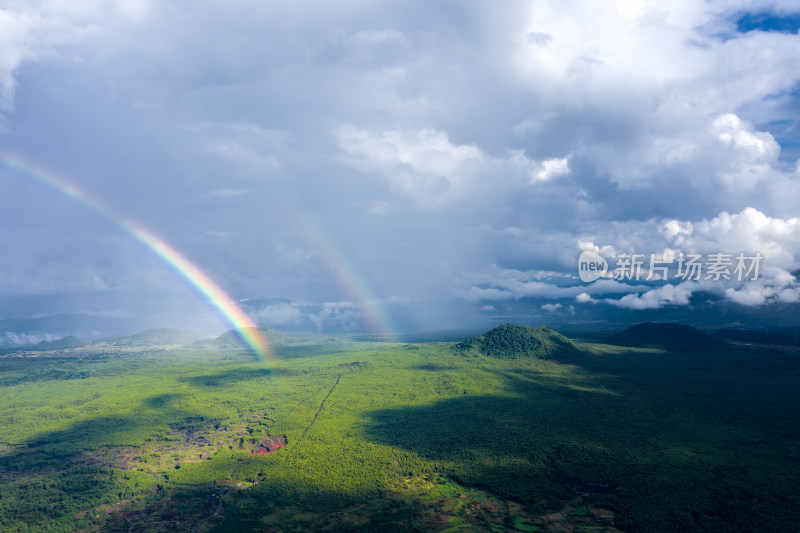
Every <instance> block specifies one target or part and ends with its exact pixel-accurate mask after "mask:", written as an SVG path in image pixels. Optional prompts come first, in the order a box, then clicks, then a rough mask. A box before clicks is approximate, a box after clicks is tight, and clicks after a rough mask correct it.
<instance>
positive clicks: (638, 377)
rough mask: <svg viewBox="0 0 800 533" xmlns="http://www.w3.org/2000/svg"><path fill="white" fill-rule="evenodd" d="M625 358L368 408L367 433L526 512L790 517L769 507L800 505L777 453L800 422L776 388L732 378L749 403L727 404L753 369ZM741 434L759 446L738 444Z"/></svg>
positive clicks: (782, 386) (633, 518)
mask: <svg viewBox="0 0 800 533" xmlns="http://www.w3.org/2000/svg"><path fill="white" fill-rule="evenodd" d="M628 357H632V358H635V359H633V360H631V361H630V363H631V364H630V365H628V366H626V365H621V364H620V357H617V356H615V355H614V354H610V357H609V363H606V362H605V361H604V359H603V358H602V357H593V356H589V355H588V354H586V357H585V360H584V362H583V363H579V357H576V358H575V359H574V360H573V361H572V362H573V364H577V365H578V366H576V367H575V369H576V373H575V374H573V375H567V376H555V377H553V376H548V375H544V374H539V373H537V372H533V371H530V370H521V371H519V372H508V371H506V372H502V373H501V375H502V376H503V378H504V380H505V383H506V386H505V388H503V389H501V390H498V391H497V393H496V394H492V395H482V396H463V397H454V398H448V399H443V400H439V401H436V402H435V403H431V404H428V405H417V406H408V407H401V408H391V409H382V410H376V411H372V412H370V413H367V416H366V419H365V421H364V426H363V427H364V430H365V432H366V434H367V438H368V439H370V440H372V441H373V442H376V443H379V444H382V445H388V446H392V447H396V448H400V449H403V450H406V451H408V452H411V453H412V454H413V455H417V456H420V457H422V458H423V459H425V460H426V461H425V462H424V463H422V465H423V466H420V464H419V463H416V464H415V463H414V462H413V461H412V462H410V463H409V465H410V466H409V468H425V469H428V470H430V469H431V468H433V469H436V470H437V471H438V472H440V473H444V474H447V475H449V476H451V477H453V478H454V479H455V480H457V481H458V482H460V483H462V484H464V485H467V486H476V487H480V488H484V489H487V490H489V491H491V492H493V493H495V494H497V495H499V496H501V497H506V498H510V499H512V500H516V501H521V502H525V503H526V504H527V505H529V506H530V507H531V509H533V510H535V511H544V510H545V509H547V510H559V509H561V506H562V505H563V504H564V503H566V502H568V501H570V500H572V499H574V498H576V497H579V496H581V497H583V498H584V504H585V505H589V504H593V505H600V506H605V507H609V508H611V509H614V510H616V511H617V512H618V513H619V515H618V518H619V520H618V522H617V524H618V525H621V526H626V527H628V528H632V529H638V530H649V531H677V530H680V531H703V530H704V529H703V527H704V526H703V524H707V523H716V524H720V525H721V526H724V525H728V526H729V525H730V524H734V523H750V524H755V523H756V522H754V521H753V518H752V517H754V516H762V517H764V516H771V517H772V518H770V520H771V522H770V523H771V524H779V523H790V522H791V521H792V520H794V519H793V518H791V515H790V513H788V512H784V511H782V510H781V509H782V508H785V507H786V506H785V505H783V506H778V505H777V504H776V503H775V502H778V501H787V499H789V500H792V501H794V502H797V503H800V500H798V498H797V496H796V495H795V494H794V492H793V491H792V489H791V484H792V483H791V481H790V480H791V477H792V475H791V474H787V473H786V471H785V461H786V458H785V457H784V458H782V459H781V460H776V456H775V455H774V454H775V453H776V451H777V450H784V449H786V446H789V443H790V442H796V439H797V438H798V436H800V435H798V434H797V433H798V432H797V430H781V431H776V430H775V429H774V428H776V427H788V424H790V420H792V419H793V417H795V416H796V415H797V408H796V407H793V406H787V404H786V401H785V400H786V394H788V393H789V392H788V391H789V389H788V387H789V386H790V384H789V383H788V382H787V381H786V380H785V379H783V378H780V377H778V378H777V379H779V380H781V381H780V382H779V383H777V382H776V383H769V384H767V383H766V381H764V380H761V379H760V378H757V377H754V376H752V375H749V377H748V376H747V375H745V374H741V375H739V377H738V378H736V379H737V380H738V381H739V382H740V383H739V386H740V387H742V390H749V391H750V394H748V395H747V397H746V398H738V399H737V397H736V394H735V393H734V392H733V391H732V390H731V389H730V379H731V377H732V376H733V375H734V374H739V373H742V372H745V373H748V374H752V373H750V372H749V370H746V369H743V368H733V367H732V365H731V363H728V362H726V360H725V358H723V357H714V358H711V359H709V360H707V361H706V362H705V364H703V365H697V364H693V365H691V364H689V363H690V359H691V357H689V356H686V355H679V354H666V356H663V355H662V356H661V357H654V356H652V355H651V354H640V353H639V354H628ZM692 357H694V358H696V357H698V354H693V356H692ZM476 364H478V365H479V364H480V363H479V362H478V360H476ZM727 365H731V366H730V367H728V368H725V367H726V366H727ZM589 369H591V371H588V370H589ZM756 388H757V389H756ZM770 389H774V390H776V391H777V392H770ZM754 402H755V403H757V404H758V406H757V407H755V406H754V405H753V404H754ZM765 417H772V418H773V419H772V420H767V419H766V418H765ZM743 434H752V435H761V437H760V438H756V441H758V442H756V441H747V443H746V445H745V447H746V449H742V448H741V446H742V445H743V443H742V441H741V439H742V435H743ZM754 438H755V437H754ZM776 443H777V444H776ZM768 449H772V451H769V450H768ZM794 455H795V456H797V454H794ZM798 458H800V457H798ZM407 473H410V472H407ZM731 494H735V495H737V496H736V498H738V499H734V500H732V499H731V498H730V495H731ZM736 502H738V503H736ZM745 502H746V504H745ZM745 508H748V511H745V510H744V509H745ZM665 524H666V526H665Z"/></svg>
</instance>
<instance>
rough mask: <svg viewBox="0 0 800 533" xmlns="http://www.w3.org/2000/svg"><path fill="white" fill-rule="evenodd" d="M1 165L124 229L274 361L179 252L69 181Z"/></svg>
mask: <svg viewBox="0 0 800 533" xmlns="http://www.w3.org/2000/svg"><path fill="white" fill-rule="evenodd" d="M0 163H2V164H3V166H5V167H6V168H8V169H10V170H12V171H14V172H16V173H18V174H21V175H23V176H27V177H29V178H32V179H34V180H35V181H37V182H39V183H42V184H44V185H46V186H47V187H49V188H51V189H54V190H55V191H58V192H59V193H61V194H63V195H65V196H67V197H69V198H71V199H73V200H74V201H76V202H77V203H79V204H81V205H83V206H85V207H87V208H89V209H90V210H92V211H94V212H95V213H97V214H98V215H100V216H101V217H103V218H105V219H107V220H109V221H111V222H112V223H113V224H115V225H116V226H118V227H119V228H121V229H122V230H123V231H124V232H125V233H127V234H129V235H130V236H132V237H133V238H134V239H135V240H137V241H138V242H139V243H141V244H142V245H143V246H144V247H145V248H147V249H148V250H149V251H150V252H152V253H153V254H154V255H156V256H157V257H159V258H160V259H161V260H162V261H164V262H165V263H166V264H167V265H168V266H169V267H171V268H172V269H173V270H174V271H175V272H176V273H177V274H178V275H179V276H181V277H182V278H183V279H185V280H186V281H187V282H188V283H189V284H190V285H191V286H192V287H194V288H195V289H196V290H197V291H198V292H199V293H200V294H202V295H203V296H205V297H206V298H207V299H208V300H209V302H211V304H212V305H213V306H214V307H215V308H216V309H217V311H218V312H219V314H220V315H221V316H222V317H223V318H224V319H225V320H226V321H227V322H228V323H229V324H230V325H231V326H233V329H235V330H236V332H237V334H238V335H239V336H240V337H241V338H242V340H243V341H244V343H245V344H246V345H247V346H248V347H249V348H250V350H251V351H252V353H253V355H254V356H255V357H256V359H257V360H258V361H259V362H262V363H263V362H265V360H266V359H267V358H268V357H270V358H271V356H272V355H273V351H272V349H271V346H270V345H269V343H268V341H267V339H266V338H264V336H263V335H262V334H261V332H260V330H259V329H258V327H257V326H256V324H255V323H254V322H253V320H252V319H251V318H250V317H249V316H247V314H246V313H245V312H244V311H243V310H242V309H241V308H240V307H239V306H238V305H236V303H235V302H234V301H233V300H232V299H231V298H230V296H228V295H227V294H226V293H225V291H223V290H222V289H221V288H220V286H219V285H217V284H216V283H215V282H214V280H212V279H211V278H210V277H208V275H206V273H205V272H203V271H202V270H201V269H200V268H199V267H198V266H197V265H195V264H194V263H192V262H191V261H189V260H188V259H187V258H186V257H184V256H183V255H181V254H180V253H179V252H178V251H177V250H176V249H175V248H173V247H172V246H170V245H169V244H167V243H166V242H164V241H163V240H162V239H160V238H159V237H157V236H156V235H155V234H153V233H151V232H150V231H148V230H147V229H145V228H144V227H142V226H141V225H140V224H138V223H136V222H133V221H131V220H124V219H121V218H119V217H117V216H115V215H113V213H112V211H111V210H110V209H108V208H107V207H105V206H104V205H103V204H102V203H100V202H99V201H98V200H96V199H93V198H92V197H91V196H89V195H88V194H87V193H85V192H83V191H82V190H80V189H78V188H77V187H75V186H74V185H72V184H70V183H69V182H67V181H66V180H64V179H62V178H59V177H57V176H56V175H55V174H53V173H52V172H47V171H45V170H43V169H41V168H36V167H34V166H33V165H31V164H29V163H27V162H25V161H23V160H22V159H20V158H19V157H14V156H11V155H9V154H3V153H0ZM273 362H274V359H273Z"/></svg>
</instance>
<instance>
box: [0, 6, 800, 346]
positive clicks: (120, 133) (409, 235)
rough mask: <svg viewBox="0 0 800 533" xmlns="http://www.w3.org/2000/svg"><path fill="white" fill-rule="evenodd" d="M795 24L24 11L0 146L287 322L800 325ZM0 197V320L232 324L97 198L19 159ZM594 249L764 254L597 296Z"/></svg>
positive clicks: (675, 14) (794, 15) (694, 12)
mask: <svg viewBox="0 0 800 533" xmlns="http://www.w3.org/2000/svg"><path fill="white" fill-rule="evenodd" d="M799 27H800V6H798V5H797V3H796V2H789V1H758V2H756V1H710V2H698V1H689V0H679V1H676V2H670V3H669V5H666V4H655V5H654V4H651V3H648V2H644V1H636V0H624V1H623V0H620V1H616V2H607V3H597V2H588V1H576V2H556V1H540V2H508V3H503V4H502V5H499V4H498V3H496V2H485V1H484V2H444V3H437V4H435V5H431V4H430V3H425V2H404V3H402V4H401V5H386V4H373V3H368V2H358V1H348V2H338V3H335V4H328V3H323V2H263V3H249V2H248V3H245V2H228V3H226V4H225V5H224V6H223V5H221V4H213V3H205V2H172V3H169V4H165V3H157V2H151V1H148V0H126V1H120V2H113V3H106V2H100V1H96V0H81V1H73V2H57V1H36V2H28V1H26V2H22V1H16V0H12V1H7V2H4V3H3V4H2V6H0V157H3V158H6V159H8V158H19V159H20V160H23V161H26V162H27V163H29V164H30V165H32V166H34V167H36V168H41V169H45V171H46V172H49V173H51V174H52V175H54V176H58V177H59V178H60V179H62V180H64V181H65V182H68V183H71V184H73V185H74V186H75V187H77V188H79V189H80V190H82V191H85V192H86V193H87V194H89V195H91V196H92V197H93V198H95V199H97V201H98V202H100V203H102V205H103V206H105V208H107V209H108V210H109V211H111V212H112V213H113V214H114V216H115V217H118V220H120V221H123V220H132V221H136V222H137V223H138V224H141V225H142V226H144V227H146V228H148V229H149V230H150V231H152V232H153V233H154V234H156V235H158V236H160V237H161V238H163V239H164V240H165V241H166V242H168V243H170V244H171V245H172V246H173V247H175V249H177V250H179V251H180V252H181V253H183V254H184V255H185V256H186V257H187V258H189V259H190V260H191V261H192V262H193V263H194V264H195V265H197V267H199V268H200V269H202V270H203V271H204V272H205V273H206V274H208V276H210V277H211V278H212V279H214V280H215V281H216V282H217V283H218V284H219V285H220V286H221V287H222V288H223V289H224V290H225V291H226V292H227V293H228V294H229V295H230V296H231V297H232V298H233V299H235V300H241V301H242V302H241V305H242V306H243V308H244V309H245V310H246V311H247V312H248V313H249V314H250V316H252V318H253V319H254V320H256V321H257V322H258V323H259V324H261V325H263V326H268V327H275V328H277V329H288V330H292V329H304V328H306V329H319V330H323V331H326V330H330V331H334V330H352V331H361V330H381V329H386V330H393V331H424V330H432V329H446V328H459V327H474V326H481V325H491V324H497V323H501V322H518V323H526V324H532V325H536V324H539V323H545V324H581V323H585V324H592V323H597V322H599V321H602V320H608V319H610V318H613V319H615V320H620V321H627V322H635V321H644V320H652V319H661V320H667V321H672V320H679V321H686V322H692V321H695V320H700V321H703V320H705V321H716V323H718V324H719V325H730V324H733V325H736V324H740V325H747V324H756V325H763V324H766V323H772V322H773V321H775V323H776V324H779V325H784V326H787V325H788V326H797V321H796V318H794V317H796V316H797V311H798V310H800V304H799V303H798V302H800V283H798V275H800V213H799V212H798V211H800V207H799V206H800V134H799V133H798V124H799V122H798V120H800V92H798V87H800V85H798V84H799V83H800V53H798V50H800V35H798V28H799ZM0 202H1V204H0V228H2V232H0V239H2V251H3V253H2V254H0V319H7V318H14V317H22V318H36V317H46V316H49V315H58V314H87V315H90V316H92V317H96V318H97V320H98V321H101V320H112V321H117V322H118V323H125V322H130V323H132V324H133V323H135V324H136V325H137V326H142V327H153V326H171V327H182V328H187V329H195V330H199V331H217V332H219V331H222V330H224V329H226V327H225V324H224V322H223V321H221V320H220V318H219V317H218V316H217V315H216V314H215V313H214V311H213V310H212V308H211V306H210V305H208V302H205V301H204V297H203V295H201V294H197V293H196V291H195V290H194V289H192V288H191V287H190V286H189V284H187V283H186V282H185V280H183V279H181V278H180V277H179V276H178V275H176V273H175V272H174V271H173V270H171V269H170V268H168V267H167V266H166V265H165V264H164V263H163V261H161V260H159V258H158V257H156V256H155V255H153V254H152V253H150V252H149V251H148V250H147V249H146V248H144V247H142V246H141V244H140V243H138V242H136V241H135V240H133V239H132V238H131V236H130V235H129V234H126V233H125V232H124V231H121V230H120V227H119V226H118V225H117V224H115V223H114V222H113V221H111V220H109V219H107V218H104V217H101V216H98V215H97V213H95V212H93V211H92V210H91V209H87V207H86V206H85V205H83V204H82V203H81V202H76V201H74V200H73V199H71V198H69V197H68V196H67V195H64V194H62V193H60V192H58V191H56V190H54V189H53V188H51V187H47V186H45V185H43V184H42V183H41V182H38V181H37V180H35V179H30V177H27V176H25V175H24V174H23V173H19V172H15V171H13V170H12V169H10V168H8V167H7V166H4V165H0ZM582 250H592V251H595V252H597V253H598V254H600V255H601V256H603V257H605V258H606V259H608V260H609V261H610V262H611V263H613V262H614V261H615V260H618V259H619V257H620V255H621V254H631V253H639V254H644V256H646V257H648V258H649V254H664V253H666V254H667V255H668V256H670V257H672V256H677V255H678V254H680V253H686V254H689V253H696V254H702V255H704V256H706V255H708V254H715V253H720V252H723V253H728V254H732V255H733V256H734V257H735V255H736V254H738V253H745V254H748V255H753V254H756V253H759V254H762V255H763V263H762V264H761V265H760V266H761V268H760V271H759V276H758V278H757V279H753V280H745V281H739V280H737V279H735V277H733V279H730V280H726V279H724V278H723V279H706V278H705V277H704V276H703V277H701V278H700V279H696V280H694V279H672V280H670V281H669V282H667V281H664V280H658V279H651V280H644V279H642V280H635V279H622V280H615V279H610V278H606V279H600V280H598V281H595V282H593V283H584V282H582V281H580V280H579V279H578V270H577V260H578V256H579V254H580V253H581V251H582ZM645 274H647V273H645ZM643 277H644V276H643ZM723 311H724V312H723ZM109 327H110V326H109ZM2 335H3V332H0V336H2ZM5 340H8V338H6V339H5ZM0 341H3V339H0ZM0 344H2V342H0Z"/></svg>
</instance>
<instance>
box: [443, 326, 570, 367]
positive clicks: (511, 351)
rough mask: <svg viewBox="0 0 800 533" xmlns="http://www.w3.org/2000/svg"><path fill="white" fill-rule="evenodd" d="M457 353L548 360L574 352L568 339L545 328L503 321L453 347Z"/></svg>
mask: <svg viewBox="0 0 800 533" xmlns="http://www.w3.org/2000/svg"><path fill="white" fill-rule="evenodd" d="M453 351H454V352H455V353H457V354H459V355H478V354H481V355H486V356H489V357H497V358H501V359H514V358H519V357H537V358H540V359H552V358H557V357H559V356H569V355H574V354H575V353H577V351H578V348H577V347H576V346H575V345H574V344H573V343H572V341H571V340H569V339H568V338H566V337H565V336H563V335H561V334H560V333H558V332H556V331H554V330H552V329H550V328H548V327H546V326H539V327H538V328H532V327H530V326H519V325H515V324H504V325H502V326H498V327H496V328H494V329H492V330H489V331H487V332H486V333H484V334H483V335H479V336H477V337H473V338H471V339H467V340H465V341H463V342H459V343H458V344H456V345H455V346H453Z"/></svg>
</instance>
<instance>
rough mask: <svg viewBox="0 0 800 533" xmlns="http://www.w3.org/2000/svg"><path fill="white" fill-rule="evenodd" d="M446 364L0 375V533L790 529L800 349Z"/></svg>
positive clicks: (308, 359)
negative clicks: (275, 445) (270, 445)
mask: <svg viewBox="0 0 800 533" xmlns="http://www.w3.org/2000/svg"><path fill="white" fill-rule="evenodd" d="M453 346H454V345H453V344H450V343H425V344H386V343H367V342H355V341H348V340H347V339H343V338H339V339H321V338H318V339H311V340H305V341H303V342H289V343H287V344H286V345H284V346H279V347H277V348H276V351H277V353H276V358H275V360H274V361H271V362H268V363H266V364H262V363H256V362H254V361H253V360H252V358H251V357H250V356H249V355H248V354H247V353H245V352H242V351H237V350H192V351H189V350H180V349H171V350H157V349H150V350H145V349H142V350H140V351H131V352H124V353H114V354H104V353H102V352H99V353H89V354H77V355H76V354H73V355H70V356H66V355H64V354H59V356H58V357H54V356H50V357H48V356H47V354H46V353H41V354H27V356H24V357H20V356H14V355H8V356H5V357H2V358H0V391H1V394H0V405H1V406H2V411H0V412H1V413H2V424H0V531H3V532H8V533H11V532H24V531H64V532H72V531H131V532H142V531H147V532H149V531H199V532H204V531H498V532H499V531H587V532H588V531H593V532H600V531H618V530H622V531H656V532H658V531H676V532H678V531H679V532H691V531H726V532H727V531H793V530H795V531H796V530H800V425H798V420H800V402H798V399H800V355H798V353H797V352H796V351H792V350H790V349H778V348H768V347H762V348H758V349H756V348H736V347H730V348H727V349H722V350H717V351H713V352H705V353H693V352H685V351H684V352H675V353H673V352H666V351H661V350H658V349H644V348H633V347H619V346H609V345H601V344H585V343H577V350H573V351H571V352H570V353H569V354H568V356H564V357H551V358H540V357H534V356H525V357H507V358H496V357H491V356H487V355H483V354H481V353H476V352H475V350H472V351H471V352H469V353H465V352H464V351H463V350H462V351H459V350H454V349H453ZM34 355H36V356H34ZM265 437H266V440H265ZM283 437H285V442H286V445H285V446H284V447H281V448H279V449H277V450H275V451H274V452H272V453H263V454H259V453H253V452H257V451H258V450H259V449H260V450H262V451H264V449H265V448H264V447H263V446H262V443H270V442H273V441H274V442H277V440H279V439H282V438H283ZM281 442H282V441H281ZM260 446H262V447H261V448H259V447H260ZM264 446H266V444H264Z"/></svg>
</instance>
